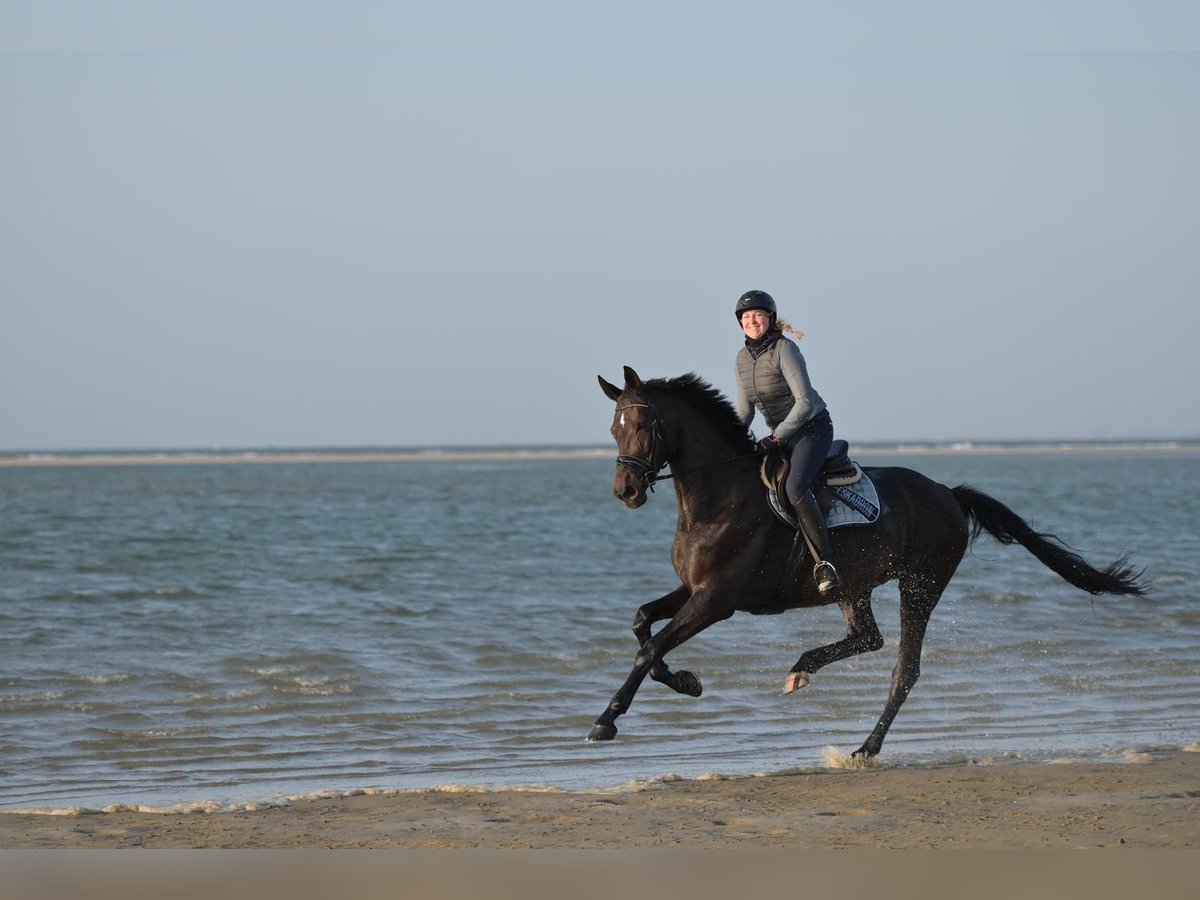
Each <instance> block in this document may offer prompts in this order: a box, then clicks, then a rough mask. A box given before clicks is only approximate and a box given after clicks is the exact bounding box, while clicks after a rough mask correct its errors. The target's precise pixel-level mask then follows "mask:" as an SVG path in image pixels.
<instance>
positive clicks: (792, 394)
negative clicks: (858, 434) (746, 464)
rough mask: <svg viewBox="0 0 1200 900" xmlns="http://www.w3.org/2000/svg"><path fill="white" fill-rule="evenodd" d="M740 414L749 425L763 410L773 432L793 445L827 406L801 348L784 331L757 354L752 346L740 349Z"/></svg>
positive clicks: (737, 363)
mask: <svg viewBox="0 0 1200 900" xmlns="http://www.w3.org/2000/svg"><path fill="white" fill-rule="evenodd" d="M735 370H736V373H737V385H738V393H737V405H736V409H737V414H738V418H740V419H741V420H742V422H743V423H744V424H745V425H746V426H747V427H748V426H749V425H750V423H751V422H753V421H754V413H755V411H756V410H757V411H758V412H761V413H762V415H763V418H764V419H766V422H767V425H768V427H770V429H771V431H772V433H773V434H774V435H775V436H776V437H777V438H779V439H780V440H781V441H783V442H784V443H785V444H788V445H789V446H790V445H791V442H792V439H793V438H795V436H796V433H797V432H798V431H799V430H800V429H801V428H802V427H803V426H804V424H805V423H806V422H808V420H809V419H811V418H812V417H813V416H815V415H818V414H819V413H820V412H821V411H822V410H823V409H825V408H826V407H825V401H824V400H822V399H821V395H820V394H818V393H817V391H816V389H815V388H814V387H813V386H812V382H811V381H810V380H809V377H808V367H807V366H806V365H805V363H804V357H803V356H802V355H801V353H800V348H799V347H797V346H796V345H795V344H794V343H792V341H790V340H788V339H787V338H786V337H783V336H782V335H780V336H779V337H778V338H776V339H775V340H774V341H771V342H770V343H769V344H767V345H766V346H764V347H761V348H759V349H758V351H757V354H756V353H755V352H752V351H751V348H750V347H743V348H742V349H741V350H740V351H738V355H737V360H736V362H735Z"/></svg>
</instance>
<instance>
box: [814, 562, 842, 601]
mask: <svg viewBox="0 0 1200 900" xmlns="http://www.w3.org/2000/svg"><path fill="white" fill-rule="evenodd" d="M813 581H815V582H816V583H817V591H818V592H819V593H822V594H828V593H831V592H833V591H836V590H837V589H838V588H839V587H841V583H842V579H841V578H840V577H838V571H837V569H835V568H834V567H833V563H831V562H829V561H828V560H821V562H819V563H817V564H816V565H815V566H813Z"/></svg>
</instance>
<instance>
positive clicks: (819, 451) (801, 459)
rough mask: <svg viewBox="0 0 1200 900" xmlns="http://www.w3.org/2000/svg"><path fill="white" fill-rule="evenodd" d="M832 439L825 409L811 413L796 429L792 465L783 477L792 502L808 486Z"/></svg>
mask: <svg viewBox="0 0 1200 900" xmlns="http://www.w3.org/2000/svg"><path fill="white" fill-rule="evenodd" d="M832 443H833V419H831V418H830V417H829V411H828V410H822V411H821V412H820V413H818V414H817V415H815V416H813V417H812V418H811V419H809V420H808V421H807V422H806V423H805V424H804V426H803V427H802V428H801V429H800V430H799V431H798V432H797V433H796V437H795V440H794V442H793V443H792V468H791V471H789V472H788V477H787V494H788V499H789V500H791V501H792V504H793V505H795V504H797V503H799V501H800V498H801V497H803V496H804V492H805V491H807V490H808V489H809V487H811V486H812V483H813V480H814V479H815V478H816V477H817V473H818V472H820V471H821V466H823V465H824V464H825V457H826V456H828V455H829V445H830V444H832Z"/></svg>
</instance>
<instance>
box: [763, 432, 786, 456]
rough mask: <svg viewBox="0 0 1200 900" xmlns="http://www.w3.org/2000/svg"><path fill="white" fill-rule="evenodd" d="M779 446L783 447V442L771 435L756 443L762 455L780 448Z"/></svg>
mask: <svg viewBox="0 0 1200 900" xmlns="http://www.w3.org/2000/svg"><path fill="white" fill-rule="evenodd" d="M781 446H783V441H781V440H780V439H779V438H777V437H775V435H773V434H768V435H767V436H766V437H765V438H763V439H762V440H760V441H759V442H758V449H759V450H761V451H762V452H763V453H766V452H767V451H768V450H770V449H771V448H772V447H781Z"/></svg>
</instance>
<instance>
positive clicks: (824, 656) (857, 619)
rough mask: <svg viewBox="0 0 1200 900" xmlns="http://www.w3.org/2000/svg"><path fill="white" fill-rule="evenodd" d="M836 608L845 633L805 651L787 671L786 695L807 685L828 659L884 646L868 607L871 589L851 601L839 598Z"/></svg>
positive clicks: (854, 654) (835, 658) (833, 659)
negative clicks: (839, 612) (821, 645)
mask: <svg viewBox="0 0 1200 900" xmlns="http://www.w3.org/2000/svg"><path fill="white" fill-rule="evenodd" d="M838 607H839V608H840V609H841V611H842V618H844V619H845V620H846V636H845V637H844V638H842V640H840V641H835V642H833V643H832V644H826V645H824V646H823V647H816V648H814V649H812V650H809V651H807V652H805V653H804V655H803V656H801V657H800V659H798V660H797V661H796V664H795V665H794V666H792V668H791V671H790V672H788V677H787V681H785V682H784V685H783V692H784V693H785V694H790V693H792V692H793V691H797V690H799V689H800V688H803V687H807V686H808V681H809V678H810V676H812V675H813V674H815V673H816V671H817V670H818V669H821V668H823V667H825V666H827V665H829V664H830V663H831V662H837V661H838V660H839V659H846V658H848V657H851V656H858V655H859V654H860V653H870V652H871V651H873V650H878V649H879V648H880V647H882V646H883V635H881V634H880V633H879V625H878V624H876V622H875V613H874V612H872V610H871V592H870V591H867V592H866V593H865V594H861V595H859V596H857V597H854V598H852V599H850V600H843V601H840V602H839V603H838Z"/></svg>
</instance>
